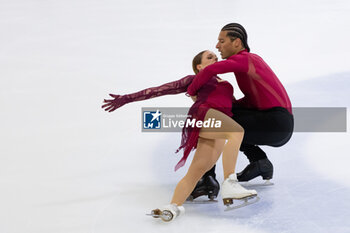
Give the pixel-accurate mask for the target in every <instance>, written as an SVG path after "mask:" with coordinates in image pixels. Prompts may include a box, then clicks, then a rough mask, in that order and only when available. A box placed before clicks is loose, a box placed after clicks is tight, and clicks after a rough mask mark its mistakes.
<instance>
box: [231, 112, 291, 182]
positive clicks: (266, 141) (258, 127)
mask: <svg viewBox="0 0 350 233" xmlns="http://www.w3.org/2000/svg"><path fill="white" fill-rule="evenodd" d="M232 112H233V114H234V116H233V117H232V118H233V119H234V120H236V121H237V122H238V123H239V124H240V125H242V127H243V128H244V129H245V135H244V139H243V143H242V145H241V148H240V151H242V152H243V153H244V154H245V155H246V156H247V158H248V159H249V162H250V163H249V165H248V166H247V167H246V168H245V169H244V170H243V171H242V172H240V173H238V174H237V178H238V180H239V181H249V180H251V179H254V178H255V177H257V176H262V177H263V179H265V180H269V179H271V178H272V176H273V165H272V163H271V161H270V160H269V159H268V158H267V155H266V153H265V152H264V151H263V150H262V149H261V148H260V147H259V146H258V145H268V146H274V147H276V146H282V145H283V144H285V143H286V142H288V140H289V139H290V137H291V134H292V131H293V125H294V121H293V116H292V115H291V114H289V112H288V111H287V110H285V109H282V108H273V109H270V110H264V111H260V110H252V109H241V108H233V109H232Z"/></svg>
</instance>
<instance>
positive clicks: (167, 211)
mask: <svg viewBox="0 0 350 233" xmlns="http://www.w3.org/2000/svg"><path fill="white" fill-rule="evenodd" d="M217 60H218V59H217V57H216V55H215V54H214V53H213V52H211V51H203V52H201V53H199V54H198V55H196V56H195V58H194V59H193V62H192V65H193V70H194V72H195V73H196V74H197V73H198V72H199V71H201V70H203V69H204V68H205V67H207V66H208V65H211V64H213V63H215V62H217ZM194 79H195V76H194V75H190V76H186V77H184V78H182V79H180V80H178V81H175V82H170V83H167V84H164V85H162V86H159V87H153V88H148V89H145V90H142V91H140V92H137V93H133V94H128V95H113V94H111V95H110V96H111V97H112V98H113V99H109V100H104V103H105V104H104V105H103V106H102V108H104V109H105V110H106V111H109V112H112V111H114V110H116V109H117V108H119V107H121V106H123V105H124V104H126V103H130V102H134V101H140V100H145V99H150V98H154V97H157V96H162V95H167V94H178V93H183V92H186V90H187V88H188V87H189V85H190V84H191V83H192V81H193V80H194ZM192 99H194V100H195V103H194V104H193V105H192V107H191V108H190V110H189V112H188V115H190V116H191V120H193V119H195V120H196V121H207V120H209V119H213V118H215V120H218V121H221V128H220V129H213V128H196V127H195V128H190V127H185V128H183V132H182V140H181V145H180V148H179V149H183V150H184V155H183V157H182V159H181V160H180V162H179V163H178V164H177V165H176V167H175V170H177V169H178V168H180V167H181V166H183V165H184V164H185V161H186V159H187V157H188V155H189V153H190V152H191V150H192V149H194V148H196V152H195V154H194V157H193V160H192V163H191V165H190V167H189V169H188V171H187V173H186V175H185V176H184V177H183V178H182V179H181V180H180V182H179V183H178V184H177V186H176V188H175V191H174V194H173V198H172V200H171V202H170V204H168V205H166V206H164V207H163V208H160V209H155V210H153V211H152V214H153V216H154V217H161V218H162V219H163V220H164V221H171V220H172V219H174V218H176V217H177V216H179V215H181V214H183V213H184V211H185V209H184V207H183V206H182V204H183V203H184V202H185V201H186V198H187V197H188V196H189V195H190V194H191V192H192V190H193V189H194V187H195V186H196V184H197V182H198V181H199V179H200V178H201V177H202V176H203V175H204V174H205V172H207V171H208V170H209V169H211V168H212V167H213V166H214V164H215V163H216V162H217V160H218V159H219V157H220V155H221V153H222V154H223V155H222V163H223V170H224V182H223V184H222V190H221V195H222V199H223V202H224V204H225V205H230V204H232V201H233V199H242V198H246V197H251V196H255V195H257V192H256V191H255V190H247V189H245V188H243V187H242V186H241V185H240V184H239V183H238V180H237V177H236V174H235V167H236V161H237V156H238V152H239V148H240V145H241V142H242V139H243V136H244V130H243V128H242V127H241V126H240V125H239V124H238V123H237V122H235V121H234V120H233V119H232V118H231V116H232V112H231V108H232V101H233V87H232V86H231V84H230V83H229V82H227V81H224V80H221V79H220V78H219V77H217V76H213V77H212V78H210V79H209V80H208V81H207V82H206V83H205V84H204V85H203V86H202V88H201V89H200V90H198V92H197V93H196V96H192ZM208 152H209V153H208Z"/></svg>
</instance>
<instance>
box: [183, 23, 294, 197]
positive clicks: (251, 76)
mask: <svg viewBox="0 0 350 233" xmlns="http://www.w3.org/2000/svg"><path fill="white" fill-rule="evenodd" d="M247 38H248V36H247V32H246V30H245V29H244V27H243V26H242V25H240V24H238V23H230V24H227V25H226V26H224V27H223V28H222V29H221V31H220V34H219V37H218V43H217V45H216V48H217V49H218V50H219V52H220V54H221V57H222V59H225V60H223V61H220V62H216V63H214V64H212V65H210V66H208V67H206V68H205V69H204V70H202V71H201V72H199V73H198V74H197V75H196V78H195V79H194V80H193V83H195V85H192V87H195V88H194V89H193V88H192V89H193V90H192V89H191V90H187V92H188V93H189V94H190V95H191V93H194V91H195V90H196V89H197V88H200V87H201V85H203V83H205V82H206V81H207V80H208V79H209V78H210V77H212V76H213V75H217V74H223V73H231V72H233V73H234V75H235V77H236V80H237V84H238V86H239V88H240V89H241V91H242V92H243V94H244V97H243V98H242V99H239V100H235V101H234V103H233V106H232V113H233V117H232V118H233V119H234V120H235V121H236V122H238V123H239V124H240V125H241V126H242V127H243V128H244V130H245V134H244V139H243V143H242V145H241V148H240V150H241V151H242V152H243V153H244V154H245V155H246V156H247V157H248V159H249V164H248V165H247V167H246V168H245V169H243V171H241V172H239V173H237V179H238V181H249V180H251V179H254V178H255V177H258V176H262V178H263V179H264V180H270V179H272V177H273V165H272V163H271V162H270V160H269V159H268V158H267V156H266V153H265V152H264V151H263V150H262V149H261V148H260V147H259V145H267V146H273V147H280V146H283V145H284V144H286V143H287V142H288V141H289V139H290V138H291V136H292V133H293V127H294V120H293V113H292V106H291V102H290V100H289V97H288V94H287V92H286V90H285V89H284V87H283V85H282V84H281V82H280V81H279V79H278V78H277V76H276V75H275V74H274V72H273V71H272V70H271V68H270V67H269V66H268V65H267V64H266V63H265V62H264V60H263V59H262V58H261V57H259V56H258V55H256V54H253V53H250V48H249V46H248V42H247ZM215 176H216V175H215V166H214V167H213V168H212V169H211V170H209V171H208V172H207V173H206V174H205V175H204V176H203V177H202V179H201V180H200V181H199V182H198V184H197V186H196V187H195V189H194V190H193V192H192V194H191V196H190V198H196V197H198V196H201V195H208V196H209V197H210V198H211V199H212V198H213V197H216V196H217V194H218V192H219V183H218V182H217V180H216V178H215Z"/></svg>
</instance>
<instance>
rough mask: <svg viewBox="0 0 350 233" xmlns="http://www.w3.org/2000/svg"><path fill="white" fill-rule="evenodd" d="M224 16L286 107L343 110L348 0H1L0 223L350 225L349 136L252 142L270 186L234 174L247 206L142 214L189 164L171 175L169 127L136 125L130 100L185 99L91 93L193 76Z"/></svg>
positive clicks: (226, 228)
mask: <svg viewBox="0 0 350 233" xmlns="http://www.w3.org/2000/svg"><path fill="white" fill-rule="evenodd" d="M234 21H235V22H240V23H242V24H243V25H245V27H246V29H247V30H248V35H249V44H250V47H251V49H252V52H255V53H258V54H259V55H261V56H262V57H263V58H264V59H265V60H266V61H267V62H268V63H269V64H270V66H271V67H272V68H273V70H274V71H275V72H276V74H277V75H278V76H279V77H280V79H281V81H282V82H283V83H284V84H285V86H286V89H287V90H288V92H289V94H290V97H291V99H292V103H293V105H294V106H306V107H313V106H317V107H320V106H321V107H322V106H325V107H332V106H337V107H349V100H350V98H349V90H350V89H349V88H350V85H349V84H350V83H349V80H350V79H349V78H350V71H349V62H348V52H349V41H350V34H349V32H348V28H350V25H349V24H350V3H349V1H345V0H342V1H340V0H335V1H334V0H332V1H330V0H328V1H316V0H311V1H298V0H294V1H273V0H268V1H258V0H254V1H249V3H248V2H247V1H224V0H219V1H207V0H202V1H185V0H180V1H160V0H151V1H130V0H128V1H127V0H117V1H112V0H101V1H97V0H87V1H82V0H76V1H67V0H62V1H52V0H49V1H38V0H30V1H24V0H16V1H10V0H1V1H0V31H1V37H0V51H1V52H0V107H1V113H0V129H1V131H0V139H1V144H0V219H1V221H0V232H3V233H23V232H26V233H41V232H42V233H47V232H64V233H70V232H72V233H80V232H84V233H86V232H91V233H95V232H96V233H97V232H98V233H106V232H157V231H165V232H202V233H206V232H208V233H209V232H251V233H260V232H266V233H267V232H269V233H270V232H276V233H277V232H278V233H281V232H291V233H292V232H293V233H294V232H317V233H319V232H321V233H322V232H339V233H345V232H350V223H349V221H348V219H349V218H350V183H349V179H348V178H349V177H350V171H349V169H348V167H349V166H348V163H349V162H350V159H349V156H348V155H349V153H348V152H347V144H348V143H349V133H348V132H346V133H295V134H294V136H293V137H292V139H291V141H290V142H289V143H288V144H287V145H286V146H284V147H282V148H270V147H264V149H266V152H267V153H268V155H269V158H270V159H271V160H272V162H273V164H274V166H275V174H274V179H273V182H274V183H275V185H273V186H267V187H265V186H256V184H257V183H259V182H261V180H260V179H259V178H258V179H257V180H254V181H252V182H249V183H247V184H244V185H246V186H250V187H254V188H255V189H256V190H257V191H258V192H259V196H260V198H261V199H260V201H259V202H258V203H256V204H254V205H250V206H247V207H245V208H241V209H237V210H234V211H230V212H224V209H225V207H224V206H223V204H222V202H221V201H220V200H219V201H218V202H217V203H210V204H203V205H202V204H185V208H186V214H185V215H184V216H183V217H182V218H179V219H177V220H176V221H174V222H172V223H170V224H165V223H163V222H161V221H155V220H154V219H152V218H150V217H148V216H146V215H145V214H146V213H149V212H150V210H151V209H153V208H157V207H160V206H161V205H164V204H167V203H168V202H169V201H170V199H171V195H172V192H173V190H174V188H175V185H176V182H177V181H178V180H179V179H180V178H181V177H182V176H183V175H184V173H185V171H186V169H187V167H188V164H186V166H185V167H184V168H182V169H180V170H179V171H178V172H176V173H174V172H173V168H174V166H175V164H176V163H177V161H178V160H179V158H180V156H181V155H175V154H174V151H175V150H176V149H177V147H178V146H179V143H180V134H179V133H170V134H169V133H163V134H162V133H141V129H140V124H141V123H140V121H141V119H140V115H141V114H140V111H141V107H147V106H148V107H149V106H159V107H160V106H167V107H168V106H171V107H172V106H174V107H175V106H190V104H191V100H189V99H188V98H187V97H185V96H184V95H176V96H167V97H162V98H157V99H153V100H147V101H145V102H139V103H133V104H129V105H126V106H124V107H122V108H121V109H118V110H117V111H116V112H114V113H105V112H104V111H102V110H101V108H100V105H101V103H102V100H103V98H107V97H108V96H107V94H108V93H110V92H112V93H116V94H124V93H130V92H134V91H137V90H140V89H143V88H146V87H150V86H156V85H159V84H162V83H165V82H168V81H171V80H176V79H179V78H181V77H183V76H185V75H187V74H190V73H192V71H191V60H192V57H193V56H194V55H195V54H196V53H198V52H199V51H201V50H204V49H211V50H213V51H216V50H215V47H214V46H215V43H216V39H217V34H218V31H219V29H220V28H221V27H222V26H223V25H225V24H226V23H229V22H234ZM223 77H224V78H225V79H226V80H229V81H231V82H232V84H233V85H235V81H234V78H233V76H232V75H231V74H229V75H224V76H223ZM235 93H236V95H237V96H238V97H239V95H240V93H239V90H238V89H237V87H236V88H235ZM348 131H349V130H348ZM190 159H191V157H190V158H189V161H190ZM246 164H247V160H246V158H244V156H240V157H239V161H238V165H237V169H238V170H240V169H242V168H244V166H245V165H246ZM217 176H218V180H219V181H220V182H222V177H223V175H222V166H221V162H219V163H218V166H217Z"/></svg>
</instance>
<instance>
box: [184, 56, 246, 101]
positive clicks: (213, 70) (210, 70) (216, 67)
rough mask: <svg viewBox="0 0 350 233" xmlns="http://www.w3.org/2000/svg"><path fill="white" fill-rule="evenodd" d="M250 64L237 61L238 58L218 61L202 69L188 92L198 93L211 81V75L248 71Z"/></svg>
mask: <svg viewBox="0 0 350 233" xmlns="http://www.w3.org/2000/svg"><path fill="white" fill-rule="evenodd" d="M247 71H248V66H247V65H244V63H242V62H239V61H237V59H228V60H224V61H220V62H216V63H214V64H212V65H209V66H207V67H206V68H204V69H203V70H202V71H200V72H199V73H198V74H197V75H196V78H195V79H194V80H193V81H192V83H191V84H190V85H189V86H188V88H187V93H188V94H189V95H191V96H193V95H196V93H197V91H198V90H199V89H200V88H201V87H202V86H203V85H204V84H205V83H207V82H208V81H209V79H210V78H211V77H213V76H214V75H217V74H225V73H229V72H247Z"/></svg>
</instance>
